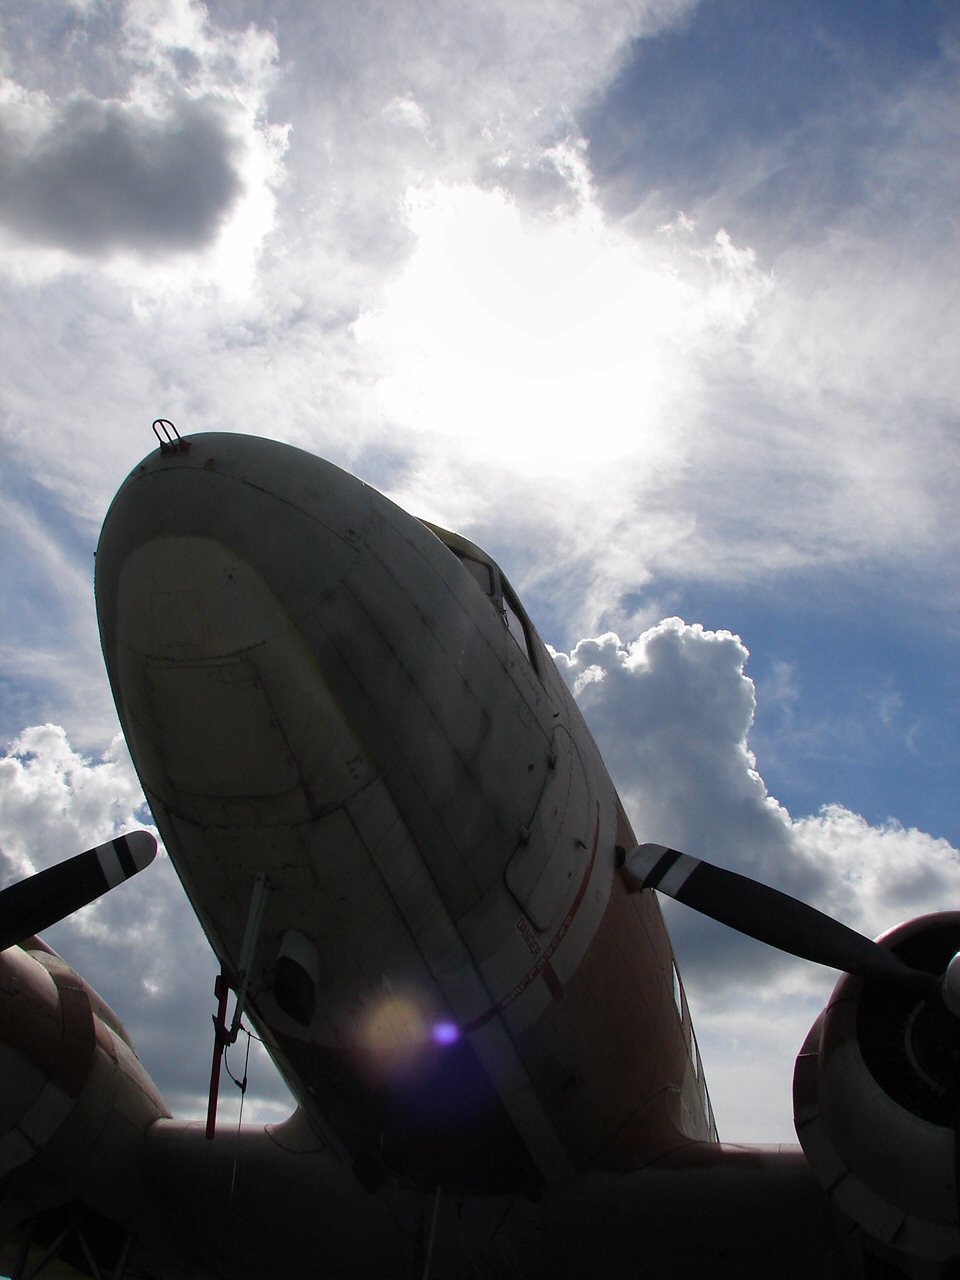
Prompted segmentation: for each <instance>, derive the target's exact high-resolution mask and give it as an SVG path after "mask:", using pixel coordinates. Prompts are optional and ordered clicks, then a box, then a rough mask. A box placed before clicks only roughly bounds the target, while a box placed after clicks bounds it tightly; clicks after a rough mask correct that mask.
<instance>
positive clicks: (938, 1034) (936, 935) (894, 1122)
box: [793, 912, 960, 1280]
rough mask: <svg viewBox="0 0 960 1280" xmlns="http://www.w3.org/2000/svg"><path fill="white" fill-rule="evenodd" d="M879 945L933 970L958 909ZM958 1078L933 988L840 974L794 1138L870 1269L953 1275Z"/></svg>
mask: <svg viewBox="0 0 960 1280" xmlns="http://www.w3.org/2000/svg"><path fill="white" fill-rule="evenodd" d="M879 942H880V943H881V944H882V945H883V946H885V947H888V948H889V949H890V950H892V951H894V952H896V954H897V955H898V956H900V958H901V959H902V960H904V961H905V962H906V963H907V964H910V965H912V966H913V967H915V968H917V969H921V970H926V971H928V972H930V973H932V974H937V975H938V976H939V975H941V974H943V972H944V970H945V969H946V966H947V964H948V963H949V961H950V960H951V958H952V957H953V956H954V955H955V954H956V953H957V951H958V950H960V912H946V913H943V914H939V915H930V916H922V917H919V918H918V919H916V920H911V921H908V922H907V923H906V924H902V925H899V926H898V927H897V928H895V929H892V930H891V931H890V932H889V933H887V934H885V935H884V936H883V937H882V938H880V939H879ZM958 1080H960V1019H958V1018H957V1017H956V1016H955V1015H953V1014H951V1013H950V1012H949V1010H947V1008H946V1006H945V1005H944V1003H943V1001H942V999H941V997H940V995H939V993H935V994H933V995H932V996H931V997H929V998H927V997H924V996H923V995H917V994H915V993H914V992H912V991H910V990H909V989H901V988H897V987H891V986H890V985H889V984H886V983H881V982H878V981H876V980H873V979H870V980H865V979H862V978H856V977H853V976H852V975H850V974H845V975H844V976H843V977H842V978H841V979H840V981H839V982H838V983H837V986H836V987H835V989H834V992H833V995H832V996H831V998H830V1002H829V1004H828V1005H827V1007H826V1009H825V1010H824V1011H823V1013H822V1014H821V1015H820V1017H819V1018H818V1019H817V1021H816V1022H815V1023H814V1025H813V1027H812V1029H811V1031H810V1034H809V1035H808V1036H807V1039H806V1042H805V1043H804V1046H803V1048H802V1049H801V1051H800V1056H799V1057H798V1058H797V1065H796V1071H795V1073H794V1083H793V1095H794V1117H795V1123H796V1128H797V1135H798V1137H799V1139H800V1142H801V1144H802V1146H803V1149H804V1151H805V1153H806V1155H807V1158H808V1160H809V1161H810V1164H811V1166H812V1168H813V1170H814V1172H815V1174H816V1175H817V1178H818V1179H819V1181H820V1183H821V1185H822V1186H823V1188H824V1190H825V1191H826V1193H827V1195H828V1197H829V1199H830V1202H831V1204H832V1206H833V1208H834V1211H835V1212H836V1214H837V1216H838V1222H839V1225H840V1227H841V1235H842V1237H843V1238H844V1241H845V1245H846V1247H847V1249H848V1250H849V1252H850V1255H851V1257H852V1259H853V1260H854V1261H855V1262H856V1263H857V1264H858V1266H860V1267H863V1268H865V1270H866V1274H867V1275H879V1274H882V1275H884V1276H891V1277H894V1276H898V1275H900V1276H905V1277H911V1280H941V1278H942V1277H945V1276H948V1275H960V1268H958V1269H957V1270H954V1269H953V1268H955V1267H958V1263H960V1232H958V1213H957V1179H956V1155H955V1143H956V1139H955V1136H954V1125H955V1121H956V1119H957V1090H958ZM870 1259H880V1260H881V1262H880V1263H879V1264H873V1263H872V1262H871V1261H870ZM871 1267H873V1269H872V1270H871Z"/></svg>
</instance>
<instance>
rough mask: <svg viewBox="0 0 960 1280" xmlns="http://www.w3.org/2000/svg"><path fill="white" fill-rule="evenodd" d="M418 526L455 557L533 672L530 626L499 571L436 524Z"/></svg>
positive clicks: (468, 546) (456, 537)
mask: <svg viewBox="0 0 960 1280" xmlns="http://www.w3.org/2000/svg"><path fill="white" fill-rule="evenodd" d="M421 523H422V524H424V525H426V527H427V528H428V529H429V530H430V532H431V533H434V534H436V536H437V537H438V538H439V539H440V541H441V542H442V543H443V544H444V546H446V548H447V550H448V551H451V552H452V553H453V554H454V555H455V556H456V557H457V559H458V560H459V561H460V563H461V564H462V565H463V567H464V568H465V569H466V571H467V572H468V573H469V574H470V577H471V578H473V580H474V582H476V584H477V585H478V586H479V588H480V590H481V591H482V592H483V594H484V595H485V596H486V597H487V598H488V600H489V601H490V603H491V605H492V606H493V607H494V609H496V611H497V613H498V614H499V615H500V617H501V619H502V620H503V625H504V626H505V627H506V629H507V631H509V633H510V635H511V637H512V638H513V640H514V642H515V644H516V645H517V648H518V649H519V650H520V652H521V653H522V654H523V655H524V657H525V658H526V659H527V661H528V662H529V663H530V665H531V667H533V669H534V671H536V670H537V660H536V658H535V657H534V645H533V643H532V642H531V639H530V634H531V632H530V624H529V623H528V622H527V621H526V618H525V616H524V613H523V609H522V608H521V606H520V602H519V601H518V600H517V597H516V596H515V595H514V593H513V591H512V589H511V588H510V587H509V586H508V585H507V583H506V582H505V581H504V580H503V577H502V576H501V574H500V571H499V569H497V567H496V566H495V565H494V564H493V563H492V561H489V560H486V559H480V557H481V556H483V555H484V552H483V551H481V550H480V548H479V547H476V546H474V545H473V543H471V542H468V541H467V540H466V538H461V537H460V536H459V535H458V534H455V533H450V532H449V530H447V529H441V528H440V527H439V526H438V525H435V524H431V523H430V522H429V520H423V521H422V522H421ZM472 553H475V554H472Z"/></svg>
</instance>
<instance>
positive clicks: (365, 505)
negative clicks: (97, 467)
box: [96, 434, 370, 666]
mask: <svg viewBox="0 0 960 1280" xmlns="http://www.w3.org/2000/svg"><path fill="white" fill-rule="evenodd" d="M369 512H370V501H369V491H368V490H367V488H366V486H364V485H363V484H362V483H361V482H360V481H358V480H356V479H355V477H353V476H350V475H348V474H347V473H345V472H343V471H341V470H339V468H337V467H335V466H333V465H332V464H330V463H327V462H324V461H322V460H321V459H319V458H315V457H313V456H312V455H309V454H306V453H301V452H299V451H296V450H291V449H290V448H289V446H284V445H278V444H277V443H276V442H274V441H270V440H262V439H258V438H256V437H253V436H237V435H227V434H209V435H199V436H194V437H191V438H189V439H187V440H185V441H183V448H182V449H181V450H177V451H171V452H161V451H159V450H158V451H156V452H155V453H153V454H151V455H150V456H149V457H147V458H146V459H145V460H144V461H143V462H142V463H141V464H140V466H139V467H137V468H136V469H135V470H134V471H133V472H132V473H131V475H130V476H129V477H128V479H127V480H126V482H125V483H124V485H123V486H122V487H121V489H120V491H119V492H118V494H117V496H116V498H115V499H114V502H113V504H112V506H111V508H110V510H109V512H108V513H107V517H106V520H105V521H104V525H103V530H102V533H101V536H100V543H99V547H98V550H97V572H96V591H97V611H98V616H99V619H100V629H101V637H102V640H103V645H104V652H105V656H106V657H107V662H108V666H109V665H111V659H112V658H113V657H114V656H115V654H114V651H115V649H116V648H117V647H120V648H123V649H126V650H128V651H131V650H132V651H133V652H135V653H137V654H138V655H140V656H141V657H144V658H148V659H154V660H160V661H164V660H173V661H177V662H183V661H191V660H192V661H200V662H204V661H210V660H215V659H217V658H223V657H228V656H230V655H234V654H237V653H241V652H243V651H245V650H249V649H250V648H252V647H254V646H256V645H258V644H261V643H263V642H264V641H267V640H270V639H272V638H274V637H275V636H276V634H277V632H278V631H279V630H282V629H284V628H285V627H289V626H290V624H291V622H292V623H294V624H295V623H296V622H297V620H298V618H299V617H301V616H303V614H305V613H307V612H309V611H310V610H311V609H312V608H314V607H316V605H317V604H318V603H319V602H320V601H321V600H323V599H324V598H325V597H327V596H329V595H330V594H331V593H332V592H333V591H335V590H336V588H337V586H338V585H339V584H340V582H342V580H343V579H344V578H345V577H346V575H347V574H348V573H349V572H350V570H351V568H352V567H353V564H354V562H355V561H356V558H357V555H358V552H359V550H360V548H361V547H362V545H363V540H364V533H365V529H366V525H367V522H368V521H369ZM308 552H309V565H310V573H309V580H308V581H307V582H306V583H305V579H304V564H305V558H306V557H307V555H308Z"/></svg>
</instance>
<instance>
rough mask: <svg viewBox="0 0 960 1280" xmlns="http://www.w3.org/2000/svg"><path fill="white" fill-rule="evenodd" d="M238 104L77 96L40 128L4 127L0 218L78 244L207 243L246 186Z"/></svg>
mask: <svg viewBox="0 0 960 1280" xmlns="http://www.w3.org/2000/svg"><path fill="white" fill-rule="evenodd" d="M232 114H233V113H232V112H231V110H230V108H229V105H228V104H226V103H224V102H223V101H220V100H218V99H216V98H213V97H203V98H198V99H189V98H181V99H179V100H174V101H173V102H171V103H170V104H169V107H168V111H167V113H166V114H165V115H164V116H162V117H161V118H159V119H158V118H155V117H153V116H151V115H148V114H147V113H145V112H143V111H141V110H139V109H138V108H136V107H135V106H132V105H130V104H126V103H119V102H102V101H100V100H99V99H96V98H92V97H90V96H89V95H81V96H77V97H75V98H73V99H71V100H69V101H68V102H65V103H63V104H60V105H58V106H57V107H56V108H55V109H54V110H53V111H52V112H51V113H50V118H49V119H48V120H47V121H46V122H45V123H46V128H45V129H44V131H43V132H42V133H40V134H39V135H38V136H34V137H29V136H27V134H26V131H25V130H22V129H21V130H20V131H17V130H16V128H15V127H14V128H8V129H7V130H5V133H4V135H3V139H2V152H0V219H2V220H3V222H5V223H6V224H7V225H8V226H10V227H12V228H13V229H14V230H15V231H16V232H17V234H18V235H19V236H20V237H21V238H23V239H25V240H30V241H34V242H37V243H40V244H47V245H54V246H57V247H59V248H63V249H67V250H69V251H70V252H72V253H77V254H91V255H98V254H103V253H108V252H110V251H111V250H115V249H134V250H138V251H140V252H144V253H155V252H158V251H163V250H170V249H173V250H188V249H196V248H202V247H203V246H205V245H207V244H209V243H210V242H211V241H212V240H213V239H214V238H215V237H216V235H217V233H218V231H219V229H220V227H221V225H222V223H223V222H224V220H225V219H226V218H227V216H228V215H229V213H230V212H231V210H232V208H233V206H234V204H235V203H236V200H237V198H238V197H239V195H240V193H241V182H240V177H239V172H238V163H237V155H236V153H237V151H238V149H239V143H238V140H237V137H236V133H235V130H234V127H233V122H232V120H231V116H232Z"/></svg>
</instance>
